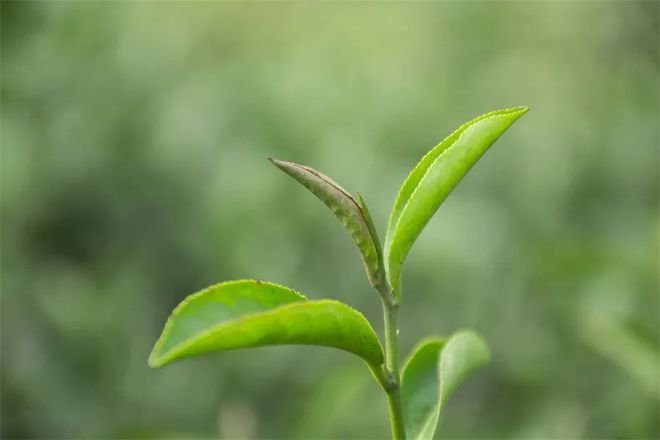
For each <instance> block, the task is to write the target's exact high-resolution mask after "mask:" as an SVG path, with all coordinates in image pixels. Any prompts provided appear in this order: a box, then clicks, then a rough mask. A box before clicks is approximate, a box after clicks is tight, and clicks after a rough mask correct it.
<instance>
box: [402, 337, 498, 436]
mask: <svg viewBox="0 0 660 440" xmlns="http://www.w3.org/2000/svg"><path fill="white" fill-rule="evenodd" d="M489 358H490V353H489V350H488V347H487V346H486V343H485V342H484V341H483V339H482V338H481V337H480V336H479V335H477V334H476V333H474V332H472V331H460V332H457V333H455V334H454V335H452V336H451V337H450V338H449V339H448V340H445V339H441V338H430V339H426V340H424V341H422V342H421V343H420V344H419V345H418V346H417V347H416V348H415V349H413V352H412V354H411V355H410V357H409V358H408V360H407V361H406V363H405V366H404V367H403V372H402V375H401V399H402V406H403V419H404V423H405V428H406V438H408V439H409V440H421V439H432V438H433V434H434V432H435V428H436V425H437V423H438V418H439V416H440V412H441V410H442V408H443V407H444V405H445V403H446V402H447V400H448V399H449V397H451V395H452V394H453V393H454V392H455V391H456V389H457V388H458V387H459V386H460V385H461V384H462V383H463V382H464V381H465V379H467V377H468V376H470V374H471V373H473V372H474V371H475V370H477V369H478V368H480V367H482V366H484V365H485V364H486V363H488V360H489Z"/></svg>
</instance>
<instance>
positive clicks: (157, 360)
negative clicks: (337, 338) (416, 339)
mask: <svg viewBox="0 0 660 440" xmlns="http://www.w3.org/2000/svg"><path fill="white" fill-rule="evenodd" d="M264 284H266V283H264ZM268 284H271V285H275V286H278V287H284V286H279V285H277V284H274V283H268ZM285 288H286V287H285ZM286 289H288V290H291V291H292V292H294V293H298V292H296V291H294V290H292V289H289V288H286ZM205 290H206V289H205ZM198 293H199V292H198ZM299 295H300V294H299ZM301 297H302V298H301V301H295V302H292V303H288V304H284V305H281V306H277V307H274V308H272V309H269V310H266V311H262V312H252V313H245V314H243V315H240V317H237V318H234V319H231V320H228V321H224V322H221V323H219V324H216V325H213V326H210V327H209V328H207V329H206V330H204V331H201V332H199V333H196V334H195V335H194V336H191V337H190V338H188V339H186V340H184V341H183V342H181V343H180V344H178V345H176V346H175V347H174V348H172V349H170V350H169V351H167V352H166V353H163V354H160V355H158V354H156V351H157V350H156V349H157V348H160V346H162V344H163V342H161V340H163V341H164V337H165V332H166V329H163V333H162V334H161V337H160V338H158V341H157V342H156V345H155V346H154V349H153V350H152V352H151V355H150V356H149V361H148V362H149V366H150V367H152V368H157V367H161V366H163V365H165V364H166V363H168V362H170V361H171V360H172V358H173V357H175V356H176V355H177V354H178V353H180V352H182V351H184V350H185V349H187V348H189V347H190V346H191V345H193V344H195V343H196V342H197V341H199V340H201V339H203V338H205V337H207V336H209V335H210V334H212V333H215V332H218V331H220V330H222V329H223V328H225V327H230V326H231V325H233V324H235V323H236V322H237V321H241V320H244V319H246V318H253V317H258V316H268V315H270V314H274V313H275V312H278V311H281V310H284V309H289V308H295V307H300V306H302V305H307V304H334V305H338V306H341V307H343V308H346V309H347V310H349V311H351V312H353V313H355V314H356V315H357V316H358V318H360V319H362V320H363V321H364V323H365V324H366V327H367V328H368V329H369V331H370V333H371V335H372V336H373V337H374V340H375V341H376V342H377V343H378V348H379V353H380V362H377V363H373V362H372V360H371V359H366V358H363V357H362V356H360V355H359V354H357V353H354V352H351V351H348V350H343V349H341V348H339V347H336V348H338V349H340V350H342V351H346V352H347V353H351V354H353V355H355V356H357V357H359V358H360V359H362V360H364V361H365V362H367V363H368V364H370V365H374V366H379V365H382V363H383V359H384V354H383V347H382V345H381V343H380V339H379V338H378V335H377V334H376V332H375V331H374V329H373V327H372V326H371V324H370V323H369V320H367V318H366V317H365V316H364V315H363V314H362V313H360V312H359V311H358V310H356V309H354V308H353V307H351V306H349V305H348V304H346V303H343V302H341V301H336V300H330V299H322V300H316V301H309V300H307V298H305V297H304V296H303V295H301ZM184 301H185V300H184ZM177 309H179V307H178V306H177V308H175V310H174V311H173V312H172V315H171V316H170V318H168V323H169V321H170V319H174V318H175V316H174V313H175V312H176V310H177ZM166 326H167V323H166ZM312 345H313V344H312Z"/></svg>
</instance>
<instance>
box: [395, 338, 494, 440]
mask: <svg viewBox="0 0 660 440" xmlns="http://www.w3.org/2000/svg"><path fill="white" fill-rule="evenodd" d="M461 336H470V337H473V338H474V340H475V341H477V343H478V344H479V345H480V349H481V351H482V354H483V356H482V358H481V360H480V362H478V363H476V364H475V365H473V366H472V368H471V369H470V370H469V371H468V372H466V373H465V374H464V375H463V376H464V377H463V380H462V381H461V383H462V382H463V381H465V379H467V377H468V376H470V375H471V374H472V373H474V372H475V371H476V370H478V369H479V368H482V367H483V366H485V365H486V364H488V363H489V362H490V357H491V354H490V349H489V348H488V344H487V343H486V341H485V340H484V339H483V338H482V337H481V336H480V335H479V334H478V333H477V332H475V331H473V330H459V331H457V332H455V333H453V334H452V335H451V336H450V337H449V338H442V337H437V336H431V337H427V338H424V339H422V340H421V341H420V342H418V343H417V344H416V345H415V346H414V347H413V349H412V350H411V351H410V354H409V355H408V357H407V358H406V361H405V362H404V365H403V368H402V369H401V377H402V378H403V377H405V376H406V371H407V369H408V367H409V365H410V364H411V363H412V361H413V359H414V357H415V355H416V354H417V353H418V352H419V350H420V349H421V348H422V347H424V346H425V345H428V344H434V343H440V344H443V345H442V347H441V348H440V351H439V353H438V384H439V388H438V403H437V405H436V408H435V410H434V411H433V412H432V413H431V414H429V417H428V419H427V421H426V423H424V425H423V427H422V428H421V429H420V430H419V435H418V436H417V437H415V438H414V439H408V440H430V439H433V435H434V433H435V430H436V428H437V424H438V420H439V419H440V413H441V411H442V408H443V407H444V405H445V404H446V403H447V400H448V399H449V397H451V395H452V394H453V393H454V392H455V391H456V389H457V388H458V387H459V386H460V383H459V384H457V385H456V386H455V387H454V389H452V390H450V391H448V392H445V387H444V386H443V383H444V382H445V381H444V380H443V371H444V370H445V369H444V368H443V357H442V354H443V352H444V351H445V350H446V349H447V348H448V347H449V345H450V343H451V342H453V341H455V340H456V339H457V338H459V337H461ZM402 386H403V383H402Z"/></svg>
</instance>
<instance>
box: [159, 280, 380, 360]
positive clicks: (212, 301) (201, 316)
mask: <svg viewBox="0 0 660 440" xmlns="http://www.w3.org/2000/svg"><path fill="white" fill-rule="evenodd" d="M282 344H306V345H321V346H326V347H334V348H338V349H341V350H345V351H347V352H349V353H353V354H355V355H357V356H359V357H361V358H362V359H364V360H365V361H366V362H367V363H369V364H370V365H375V366H379V365H381V364H382V363H383V349H382V347H381V345H380V341H379V340H378V336H376V333H375V332H374V330H373V329H372V328H371V326H370V324H369V322H368V321H367V320H366V318H365V317H364V316H363V315H362V314H360V313H359V312H357V311H356V310H354V309H352V308H350V307H349V306H347V305H346V304H343V303H340V302H337V301H329V300H323V301H308V300H307V299H306V298H305V297H304V296H302V295H301V294H299V293H297V292H295V291H293V290H291V289H288V288H286V287H283V286H278V285H277V284H272V283H266V282H261V281H253V280H243V281H232V282H227V283H221V284H217V285H215V286H212V287H209V288H208V289H205V290H203V291H201V292H198V293H195V294H192V295H190V296H189V297H188V298H186V299H185V300H184V301H183V302H182V303H181V304H179V305H178V306H177V307H176V309H174V311H173V312H172V314H171V316H170V317H169V319H168V320H167V323H166V324H165V328H164V329H163V332H162V334H161V336H160V338H159V339H158V341H157V342H156V345H155V346H154V349H153V351H152V353H151V355H150V356H149V365H150V366H152V367H160V366H162V365H165V364H167V363H169V362H172V361H175V360H177V359H182V358H187V357H191V356H198V355H202V354H207V353H212V352H218V351H226V350H233V349H238V348H248V347H259V346H264V345H282Z"/></svg>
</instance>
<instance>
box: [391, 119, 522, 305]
mask: <svg viewBox="0 0 660 440" xmlns="http://www.w3.org/2000/svg"><path fill="white" fill-rule="evenodd" d="M526 112H527V107H515V108H511V109H506V110H498V111H494V112H490V113H486V114H484V115H482V116H479V117H478V118H476V119H473V120H472V121H470V122H468V123H466V124H464V125H462V126H461V127H460V128H458V129H457V130H456V131H455V132H454V133H452V134H451V135H449V136H448V137H447V138H445V139H444V140H443V141H442V142H440V143H439V144H438V145H437V146H435V147H434V148H433V149H431V151H429V152H428V153H427V154H426V155H425V156H424V157H423V158H422V160H421V161H420V162H419V163H418V164H417V165H416V166H415V168H414V169H413V170H412V171H411V172H410V174H409V175H408V177H407V178H406V180H405V181H404V183H403V185H402V186H401V189H400V190H399V194H398V195H397V198H396V201H395V203H394V207H393V208H392V214H391V215H390V220H389V222H388V227H387V234H386V237H385V265H386V269H387V276H388V279H389V281H390V285H391V286H392V287H393V289H394V291H395V292H396V293H397V295H398V294H399V292H400V288H399V285H400V281H401V266H402V264H403V262H404V260H405V259H406V257H407V255H408V252H409V251H410V248H411V247H412V245H413V243H414V242H415V240H416V239H417V237H418V236H419V234H420V233H421V232H422V230H423V229H424V227H425V226H426V224H427V223H428V221H429V220H430V219H431V217H432V216H433V214H434V213H435V212H436V211H437V209H438V208H439V207H440V205H441V204H442V202H443V201H444V200H445V199H446V198H447V196H448V195H449V194H450V193H451V191H452V190H453V189H454V187H456V185H457V184H458V183H459V182H460V180H461V179H462V178H463V176H464V175H465V174H466V173H467V172H468V171H469V170H470V168H471V167H472V166H473V165H474V164H475V163H476V162H477V161H478V160H479V158H480V157H481V156H482V155H483V154H484V153H485V152H486V151H487V150H488V148H489V147H490V146H491V145H492V144H493V143H495V141H496V140H497V139H498V138H499V137H500V136H501V135H502V134H503V133H504V132H505V131H506V130H507V129H508V128H509V127H510V126H511V124H513V123H514V122H515V121H516V120H517V119H518V118H520V117H521V116H522V115H523V114H525V113H526Z"/></svg>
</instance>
